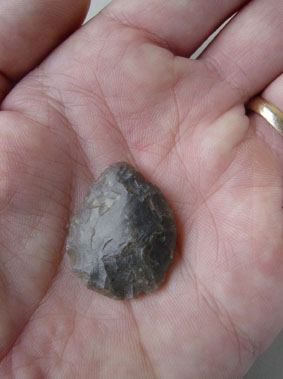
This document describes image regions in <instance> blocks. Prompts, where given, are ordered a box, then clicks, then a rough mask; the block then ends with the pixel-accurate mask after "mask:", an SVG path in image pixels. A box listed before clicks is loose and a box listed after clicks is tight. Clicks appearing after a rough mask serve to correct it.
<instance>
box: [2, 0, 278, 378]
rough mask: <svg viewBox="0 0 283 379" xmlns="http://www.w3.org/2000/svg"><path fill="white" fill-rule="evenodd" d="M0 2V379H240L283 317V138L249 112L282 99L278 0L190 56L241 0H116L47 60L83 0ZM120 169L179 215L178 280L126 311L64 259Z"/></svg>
mask: <svg viewBox="0 0 283 379" xmlns="http://www.w3.org/2000/svg"><path fill="white" fill-rule="evenodd" d="M5 3H6V4H5V5H4V4H2V3H1V5H0V18H1V17H3V19H4V21H5V22H4V23H2V24H1V28H0V49H2V48H3V51H4V53H2V54H4V55H3V56H1V57H0V69H1V71H2V73H3V75H2V76H1V78H0V93H1V90H2V98H4V94H5V93H6V92H8V85H9V84H8V78H10V79H11V80H12V81H14V82H18V83H17V85H16V86H15V87H14V88H13V89H12V90H10V92H9V94H8V95H7V96H6V98H5V99H4V100H3V101H2V105H1V112H0V262H1V281H0V285H1V291H0V294H1V295H0V301H1V303H0V304H1V308H0V309H1V312H0V326H1V328H0V348H1V350H0V353H1V358H2V361H1V365H0V376H1V378H5V377H12V376H13V377H16V378H21V379H22V378H41V377H43V378H68V379H69V378H112V377H113V376H115V377H117V378H162V379H164V378H165V379H171V378H172V379H173V378H174V379H175V378H176V379H177V378H178V379H188V378H193V379H196V378H217V379H219V378H240V377H241V376H242V375H243V373H244V372H245V371H246V370H247V369H248V367H249V366H250V365H251V364H252V362H253V360H254V359H255V357H256V356H257V355H258V354H259V353H260V352H261V351H262V350H263V349H264V348H266V347H267V345H268V344H269V343H270V342H271V340H272V339H273V338H274V336H275V335H276V333H278V332H279V331H280V329H281V328H282V324H283V303H282V298H283V240H282V236H283V217H282V194H283V183H282V168H283V153H282V151H283V150H282V147H283V143H282V140H281V139H280V136H279V135H277V134H276V133H275V132H274V131H273V130H272V128H271V127H270V126H268V125H266V124H265V123H264V121H263V120H262V119H260V118H259V117H255V116H253V117H247V116H246V115H245V109H244V103H245V102H246V101H247V100H248V99H249V98H250V97H252V96H253V95H255V94H256V93H257V92H259V91H262V90H263V89H264V88H266V90H265V96H266V97H267V99H268V100H269V101H271V102H273V103H274V104H275V105H277V106H280V104H281V105H282V101H283V93H282V87H283V79H282V75H281V76H280V74H281V73H282V69H283V40H282V32H283V26H282V16H283V3H282V1H280V0H269V1H264V0H254V1H250V2H249V4H248V5H247V6H246V7H244V8H243V9H241V11H240V12H239V13H238V14H237V16H236V17H235V18H234V20H233V21H232V22H230V24H229V25H228V26H226V28H225V29H224V31H223V32H222V33H221V35H220V36H219V37H218V38H217V39H216V40H215V41H214V42H213V43H212V44H211V46H209V47H208V48H207V50H206V51H205V53H204V54H203V55H202V57H201V58H200V59H198V60H191V59H188V58H187V56H189V54H191V53H192V52H193V51H194V50H195V49H196V47H197V46H199V45H200V44H201V42H202V41H203V40H204V39H205V38H206V37H207V35H209V34H210V33H211V31H212V30H214V29H215V28H216V27H217V26H218V25H219V23H221V22H222V21H223V20H224V19H225V18H226V17H227V16H229V15H231V14H233V12H235V11H236V10H238V9H239V8H240V7H241V6H243V5H244V3H247V1H243V0H242V1H240V0H229V1H224V0H222V1H216V0H212V1H209V2H207V1H204V0H198V1H193V0H183V1H179V2H177V1H172V2H170V1H164V0H154V1H153V0H145V1H143V2H141V1H139V0H132V1H130V2H129V1H128V0H117V1H114V2H113V3H112V4H111V5H110V6H109V7H108V8H106V9H105V10H104V11H103V12H102V13H101V14H100V15H99V16H97V17H96V18H95V19H94V20H92V21H91V22H90V23H88V24H87V25H85V26H84V27H82V28H80V29H79V30H78V31H77V32H75V33H73V34H72V35H71V36H70V37H69V38H68V39H67V40H66V41H65V42H64V43H62V44H61V45H60V46H59V47H58V48H57V49H56V50H54V51H53V52H52V53H51V54H50V55H49V57H48V58H46V59H45V60H43V62H42V63H41V64H40V65H38V62H39V60H42V59H43V56H44V55H46V54H47V52H48V51H50V50H51V49H53V48H54V45H55V44H57V43H58V42H59V41H61V40H62V39H63V38H65V37H66V36H67V35H69V34H71V32H72V31H73V30H74V29H75V27H76V26H77V25H79V23H80V22H81V19H82V17H83V15H84V14H85V11H86V7H87V0H85V1H75V0H72V1H67V0H61V2H56V1H51V0H48V1H44V2H39V1H38V2H35V1H32V0H23V1H22V3H25V8H23V9H25V12H24V13H23V12H22V11H21V10H19V9H18V8H15V7H16V3H17V2H16V1H15V0H11V1H10V2H9V3H8V4H7V2H5ZM58 3H60V5H58ZM5 7H6V8H5ZM23 7H24V4H23ZM5 12H6V13H5ZM9 12H10V13H9ZM5 14H9V15H10V16H11V15H13V17H9V18H8V17H6V16H4V15H5ZM61 14H63V15H64V17H63V18H62V17H59V15H61ZM2 15H3V16H2ZM5 17H6V18H5ZM32 17H33V18H32ZM59 19H60V20H61V21H60V23H59V21H58V20H59ZM32 20H34V23H33V22H32ZM50 20H51V21H50ZM62 20H63V21H62ZM52 23H53V24H52ZM263 24H264V27H263V26H262V25H263ZM9 38H10V39H9ZM8 40H9V41H10V42H9V43H8V42H7V41H8ZM31 51H33V52H31ZM270 57H272V59H271V58H270ZM32 69H33V70H32ZM30 70H32V71H31V72H30V73H29V75H26V76H25V77H24V78H23V79H22V80H19V78H20V77H21V76H24V74H26V73H27V71H30ZM271 82H272V84H270V85H269V83H271ZM268 85H269V86H268ZM267 86H268V87H267ZM280 91H281V92H280ZM116 161H128V162H130V163H132V164H133V165H134V166H135V167H136V168H137V169H138V170H139V171H141V172H142V173H143V174H144V175H145V176H146V178H147V179H148V180H150V181H152V182H153V183H154V184H156V185H158V186H159V187H160V188H161V190H162V191H163V193H164V194H165V196H166V197H167V198H168V201H169V203H170V205H171V207H172V208H173V210H174V213H175V217H176V221H177V230H178V246H177V250H176V253H175V258H174V264H173V266H172V268H171V269H170V272H169V274H168V280H167V281H166V283H165V284H164V285H162V286H161V288H160V289H159V290H158V291H156V292H155V293H153V294H150V295H147V296H141V297H140V298H138V299H136V300H132V301H113V300H111V299H108V298H105V297H103V296H101V295H99V294H97V293H95V292H92V291H90V290H88V289H86V288H85V287H84V286H83V284H82V283H81V282H80V280H79V279H78V278H77V277H76V276H75V275H74V274H73V273H72V270H71V266H70V262H69V260H68V258H67V257H66V256H65V255H64V242H65V238H66V233H67V225H68V221H69V218H70V215H71V214H72V212H73V211H74V210H75V209H76V207H77V206H78V204H79V203H80V201H81V200H82V198H83V197H84V195H85V193H86V192H87V190H88V187H89V185H90V184H91V183H92V181H93V180H94V178H97V176H98V175H99V174H100V173H101V172H102V171H103V170H104V169H105V168H106V167H107V166H108V165H109V164H111V163H114V162H116Z"/></svg>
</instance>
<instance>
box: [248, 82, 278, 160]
mask: <svg viewBox="0 0 283 379" xmlns="http://www.w3.org/2000/svg"><path fill="white" fill-rule="evenodd" d="M262 96H263V97H264V99H266V100H267V101H268V102H269V103H271V104H273V105H275V106H276V107H277V108H278V109H279V110H280V111H281V112H283V74H281V75H280V76H279V77H278V78H277V79H275V80H274V81H273V82H272V83H271V84H270V85H269V86H268V87H267V88H266V89H265V90H264V92H263V93H262ZM250 119H251V123H252V125H253V127H254V131H255V133H256V134H257V135H258V136H259V137H260V138H263V139H264V140H265V142H266V143H267V144H268V145H269V146H270V148H271V150H272V151H273V152H274V153H275V154H276V155H277V157H278V158H279V160H280V162H281V165H282V166H283V138H282V137H281V136H280V135H279V133H278V132H277V131H276V130H275V129H273V127H272V126H271V125H270V124H269V123H268V122H267V121H266V120H265V119H264V118H263V117H261V116H259V115H257V114H256V113H251V114H250Z"/></svg>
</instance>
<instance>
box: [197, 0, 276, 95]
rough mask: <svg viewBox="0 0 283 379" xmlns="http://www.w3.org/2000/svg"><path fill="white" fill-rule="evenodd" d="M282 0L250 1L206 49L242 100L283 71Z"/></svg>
mask: <svg viewBox="0 0 283 379" xmlns="http://www.w3.org/2000/svg"><path fill="white" fill-rule="evenodd" d="M282 18H283V2H282V1H281V0H269V1H265V0H257V1H253V2H251V3H249V4H248V5H247V6H246V7H245V8H243V9H242V10H241V11H240V12H239V14H238V15H236V16H235V18H234V19H233V20H232V21H231V22H230V23H229V24H228V25H227V27H226V28H224V30H223V31H222V32H221V33H220V35H219V36H218V37H217V38H216V40H215V41H213V42H212V44H211V45H210V46H209V47H208V48H207V49H206V50H205V51H204V53H203V54H202V56H201V58H200V59H202V60H206V61H207V62H208V63H209V64H210V65H211V66H212V67H214V70H215V71H216V72H217V73H218V75H219V76H220V78H221V79H223V80H224V81H225V82H226V83H229V85H230V87H232V88H234V89H236V90H238V91H239V93H240V94H241V97H242V100H247V99H248V98H249V97H251V96H252V95H254V94H256V93H257V92H259V91H262V89H263V88H264V87H266V86H267V85H268V84H269V83H270V82H271V81H272V80H274V79H275V78H276V77H277V76H278V75H279V74H280V73H281V72H282V71H283V38H282V35H283V23H282Z"/></svg>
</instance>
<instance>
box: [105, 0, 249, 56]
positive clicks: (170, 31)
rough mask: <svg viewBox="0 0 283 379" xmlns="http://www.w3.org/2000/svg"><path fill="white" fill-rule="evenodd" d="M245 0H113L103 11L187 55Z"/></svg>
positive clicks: (173, 49)
mask: <svg viewBox="0 0 283 379" xmlns="http://www.w3.org/2000/svg"><path fill="white" fill-rule="evenodd" d="M247 1H248V0H210V1H206V0H183V1H164V0H154V1H153V0H145V1H139V0H134V1H128V0H119V1H114V2H113V3H112V4H111V5H110V6H109V7H107V8H106V9H105V11H104V14H105V15H108V16H110V17H111V18H113V19H115V20H117V21H119V23H121V24H124V25H128V26H130V27H133V28H135V29H139V30H140V31H141V32H143V33H144V34H146V35H147V36H148V37H150V38H151V39H153V40H155V41H157V42H159V43H160V44H162V45H165V46H166V47H169V48H170V49H171V50H172V51H174V52H176V53H177V54H179V55H189V54H190V53H192V52H194V50H196V48H197V47H198V46H199V45H200V44H201V43H202V42H203V41H204V40H205V39H206V38H207V37H208V36H209V35H210V34H211V33H212V32H213V31H214V30H215V29H216V28H217V27H218V26H219V25H220V24H221V23H222V22H223V21H224V20H226V19H227V18H228V17H229V16H231V15H232V14H233V13H234V12H235V11H237V10H238V9H239V8H240V7H241V6H243V4H245V3H246V2H247Z"/></svg>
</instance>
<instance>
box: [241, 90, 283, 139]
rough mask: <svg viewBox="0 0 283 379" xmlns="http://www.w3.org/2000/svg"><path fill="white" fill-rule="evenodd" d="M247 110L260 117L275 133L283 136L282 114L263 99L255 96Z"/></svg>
mask: <svg viewBox="0 0 283 379" xmlns="http://www.w3.org/2000/svg"><path fill="white" fill-rule="evenodd" d="M247 108H248V109H250V110H251V111H254V112H256V113H257V114H259V115H260V116H262V117H263V118H264V119H265V120H266V121H267V122H268V123H269V124H270V125H271V126H273V128H274V129H275V130H277V132H278V133H279V134H280V135H281V136H283V113H282V112H281V111H280V110H279V109H278V108H276V107H275V106H274V105H273V104H270V103H268V102H267V101H266V100H265V99H264V98H262V97H260V96H256V97H254V98H253V99H251V100H250V101H249V103H248V104H247Z"/></svg>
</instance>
